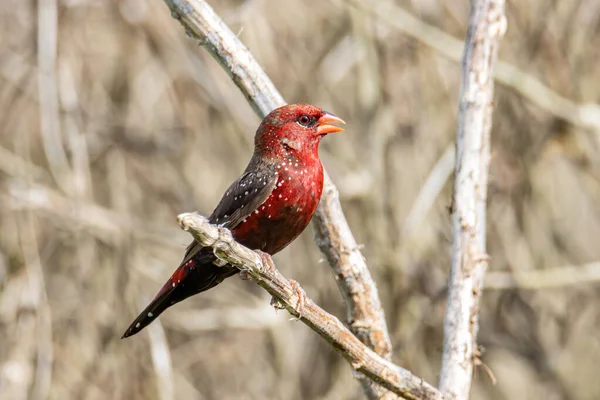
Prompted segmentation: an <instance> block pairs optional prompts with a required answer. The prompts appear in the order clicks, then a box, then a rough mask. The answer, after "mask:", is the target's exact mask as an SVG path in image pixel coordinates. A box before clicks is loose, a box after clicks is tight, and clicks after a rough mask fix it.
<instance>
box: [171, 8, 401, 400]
mask: <svg viewBox="0 0 600 400" xmlns="http://www.w3.org/2000/svg"><path fill="white" fill-rule="evenodd" d="M165 3H166V4H167V5H168V6H169V8H170V9H171V14H172V15H173V17H174V18H176V19H178V20H179V21H180V22H181V23H182V25H183V26H184V28H185V29H186V31H187V33H188V35H189V36H191V37H195V38H197V39H199V40H200V44H201V45H202V46H203V47H205V48H206V49H207V50H208V52H209V53H210V54H211V55H212V56H213V58H214V59H215V60H217V61H218V62H219V64H220V65H221V66H222V67H223V69H225V71H227V73H228V74H229V75H230V76H231V78H232V79H233V81H234V82H235V84H236V85H237V86H238V88H239V89H240V90H241V91H242V93H243V94H244V96H245V97H246V99H247V100H248V102H249V103H250V105H251V106H252V108H253V109H254V111H255V112H256V113H257V114H258V115H259V116H260V117H261V118H264V117H265V116H266V115H267V114H268V113H269V112H270V111H272V110H273V109H274V108H277V107H279V106H282V105H284V104H285V102H284V100H283V98H282V97H281V95H280V94H279V92H278V91H277V89H276V88H275V86H274V85H273V83H272V82H271V80H270V79H269V78H268V77H267V75H266V74H265V73H264V71H263V70H262V69H261V67H260V65H259V64H258V63H257V62H256V60H255V59H254V57H253V56H252V54H251V53H250V51H249V50H248V49H247V48H246V47H245V46H244V45H243V44H242V43H241V42H240V40H239V39H238V37H237V36H236V35H234V34H233V32H231V30H230V29H229V28H228V27H227V26H226V25H225V23H223V21H222V20H221V19H220V18H219V16H218V15H217V14H216V13H215V12H214V10H213V9H212V8H211V7H210V6H209V5H208V4H207V3H206V2H205V1H203V0H165ZM314 227H315V232H316V233H315V240H316V242H317V244H318V245H319V247H320V249H321V251H322V252H323V253H324V254H325V256H326V257H327V259H328V261H329V263H330V266H331V267H332V269H333V272H334V274H335V276H336V281H337V282H338V287H339V288H340V291H341V292H342V295H343V297H344V299H345V300H346V302H347V307H348V316H347V321H348V325H349V326H350V329H351V330H352V332H353V333H354V334H355V335H357V336H358V338H359V339H360V340H361V341H362V342H363V343H365V344H366V345H367V346H369V347H370V348H372V349H373V350H375V352H376V353H377V354H379V355H380V356H382V357H383V358H385V359H387V360H389V359H391V354H392V344H391V341H390V338H389V334H388V331H387V325H386V321H385V315H384V312H383V308H382V307H381V302H380V300H379V293H378V291H377V287H376V285H375V283H374V282H373V279H372V277H371V274H370V273H369V270H368V268H367V265H366V262H365V260H364V258H363V256H362V254H361V252H360V250H359V247H358V244H357V243H356V240H355V239H354V236H353V235H352V231H351V230H350V227H349V225H348V222H347V221H346V218H345V217H344V213H343V211H342V208H341V206H340V202H339V195H338V191H337V188H336V187H335V185H334V184H333V182H332V181H331V178H330V177H329V175H328V174H327V172H325V179H324V190H323V195H322V198H321V204H320V205H319V208H318V209H317V212H316V214H315V218H314ZM361 383H362V384H363V387H364V388H365V392H366V393H367V395H368V396H369V397H370V398H373V399H379V398H383V397H384V396H385V391H382V390H381V388H379V387H377V385H373V384H372V383H371V382H370V381H368V380H361ZM385 398H390V397H385Z"/></svg>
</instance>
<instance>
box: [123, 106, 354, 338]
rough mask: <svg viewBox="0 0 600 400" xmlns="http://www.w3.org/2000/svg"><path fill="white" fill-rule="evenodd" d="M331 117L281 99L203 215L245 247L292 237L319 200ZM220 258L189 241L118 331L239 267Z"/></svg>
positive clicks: (137, 325)
mask: <svg viewBox="0 0 600 400" xmlns="http://www.w3.org/2000/svg"><path fill="white" fill-rule="evenodd" d="M330 123H344V121H342V120H341V119H340V118H338V117H336V116H334V115H333V114H330V113H328V112H326V111H324V110H322V109H320V108H318V107H315V106H311V105H308V104H293V105H287V106H283V107H280V108H278V109H276V110H274V111H272V112H271V113H270V114H269V115H267V117H266V118H265V119H264V120H263V121H262V123H261V124H260V126H259V128H258V130H257V131H256V136H255V138H254V154H253V156H252V158H251V159H250V162H249V163H248V166H247V167H246V170H245V171H244V173H243V174H242V176H241V177H240V178H239V179H238V180H236V181H235V182H234V183H232V184H231V186H230V187H229V188H228V189H227V190H226V191H225V194H224V195H223V198H222V199H221V201H220V202H219V205H218V206H217V207H216V208H215V210H214V211H213V213H212V214H211V215H210V217H209V221H210V222H211V223H214V224H219V225H223V226H225V227H227V228H229V229H231V232H232V235H233V237H234V238H235V239H236V240H237V241H238V242H239V243H241V244H243V245H244V246H246V247H249V248H251V249H255V250H262V251H264V252H266V253H269V254H275V253H277V252H279V251H280V250H282V249H283V248H284V247H286V246H287V245H288V244H289V243H291V242H292V241H293V240H294V239H295V238H296V237H298V235H300V233H302V231H303V230H304V228H306V226H307V225H308V223H309V222H310V219H311V218H312V216H313V214H314V212H315V210H316V209H317V206H318V204H319V201H320V199H321V192H322V190H323V166H322V165H321V161H320V160H319V142H320V141H321V139H322V137H323V136H324V135H326V134H328V133H332V132H341V131H343V129H342V128H340V127H338V126H335V125H330ZM220 264H221V262H220V261H219V260H217V259H216V257H215V256H214V254H213V252H212V250H211V249H210V248H203V247H202V246H200V245H199V244H198V243H197V242H195V241H194V242H192V244H190V245H189V246H188V248H187V251H186V254H185V257H184V259H183V261H182V262H181V264H180V265H179V267H178V268H177V269H176V270H175V272H174V273H173V275H172V276H171V278H170V279H169V280H168V281H167V282H166V283H165V284H164V285H163V287H162V288H161V290H160V291H159V292H158V294H157V295H156V297H155V298H154V300H152V302H151V303H150V304H149V305H148V306H147V307H146V309H144V311H142V313H141V314H140V315H139V316H138V317H137V318H136V319H135V320H134V321H133V323H132V324H131V325H130V326H129V328H128V329H127V331H126V332H125V334H124V335H123V337H129V336H131V335H134V334H136V333H138V332H139V331H140V330H142V329H143V328H144V327H145V326H147V325H148V324H150V323H151V322H152V321H153V320H154V319H155V318H156V317H158V315H160V313H162V312H163V311H164V310H165V309H167V308H168V307H170V306H172V305H173V304H175V303H177V302H179V301H181V300H184V299H185V298H187V297H190V296H192V295H194V294H197V293H200V292H204V291H206V290H208V289H210V288H212V287H214V286H216V285H218V284H219V283H220V282H222V281H223V280H224V279H225V278H227V277H229V276H232V275H234V274H235V273H236V272H237V271H238V270H237V269H236V268H234V267H232V266H231V265H223V266H219V265H220Z"/></svg>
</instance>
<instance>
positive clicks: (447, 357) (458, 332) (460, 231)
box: [440, 0, 506, 400]
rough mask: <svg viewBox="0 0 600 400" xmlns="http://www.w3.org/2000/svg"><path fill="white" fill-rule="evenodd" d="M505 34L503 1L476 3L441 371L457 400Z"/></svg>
mask: <svg viewBox="0 0 600 400" xmlns="http://www.w3.org/2000/svg"><path fill="white" fill-rule="evenodd" d="M505 30H506V17H505V16H504V0H475V1H473V3H472V4H471V18H470V21H469V29H468V31H467V38H466V41H465V52H464V56H463V62H462V87H461V94H460V102H459V115H458V136H457V140H456V170H455V175H456V181H455V184H454V195H453V204H452V207H453V210H452V241H453V242H452V268H451V270H450V282H449V286H448V302H447V306H446V316H445V319H444V353H443V358H442V370H441V372H440V390H441V391H442V393H444V396H446V398H448V399H452V400H466V399H468V398H469V392H470V389H471V378H472V375H473V366H474V364H475V362H476V361H477V357H478V351H477V343H476V339H477V331H478V329H479V321H478V313H479V299H480V297H481V291H482V287H483V277H484V274H485V269H486V267H487V261H488V257H487V254H486V250H485V237H486V236H485V233H486V198H487V182H488V168H489V163H490V131H491V127H492V110H493V97H494V78H493V70H494V65H495V62H496V59H497V55H498V44H499V41H500V38H501V37H502V36H503V35H504V32H505Z"/></svg>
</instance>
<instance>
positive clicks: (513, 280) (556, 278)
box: [485, 262, 600, 290]
mask: <svg viewBox="0 0 600 400" xmlns="http://www.w3.org/2000/svg"><path fill="white" fill-rule="evenodd" d="M598 282H600V262H593V263H589V264H583V265H567V266H563V267H559V268H549V269H535V270H530V271H514V272H502V271H494V272H489V273H488V274H486V276H485V288H486V289H491V290H503V289H531V290H540V289H553V288H562V287H566V286H573V287H580V286H581V285H585V284H588V283H598Z"/></svg>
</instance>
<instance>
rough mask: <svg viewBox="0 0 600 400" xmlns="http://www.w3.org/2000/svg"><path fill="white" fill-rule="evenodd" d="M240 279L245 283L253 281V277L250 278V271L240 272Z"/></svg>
mask: <svg viewBox="0 0 600 400" xmlns="http://www.w3.org/2000/svg"><path fill="white" fill-rule="evenodd" d="M240 279H241V280H243V281H249V280H251V279H252V277H251V276H250V274H249V273H248V271H246V270H245V269H243V270H241V271H240Z"/></svg>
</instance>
